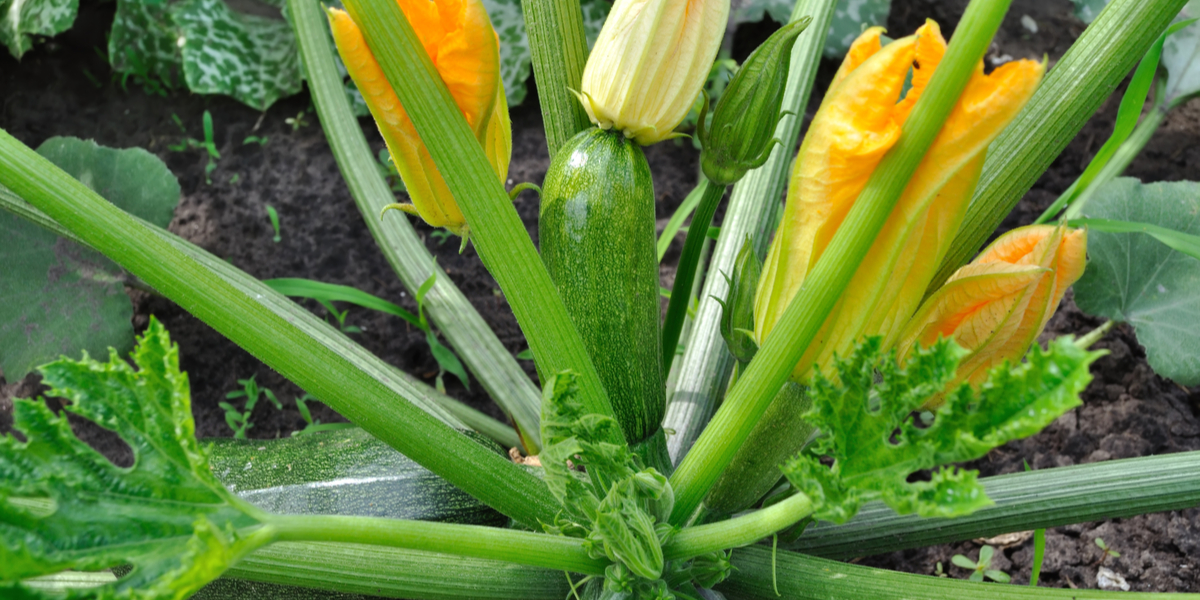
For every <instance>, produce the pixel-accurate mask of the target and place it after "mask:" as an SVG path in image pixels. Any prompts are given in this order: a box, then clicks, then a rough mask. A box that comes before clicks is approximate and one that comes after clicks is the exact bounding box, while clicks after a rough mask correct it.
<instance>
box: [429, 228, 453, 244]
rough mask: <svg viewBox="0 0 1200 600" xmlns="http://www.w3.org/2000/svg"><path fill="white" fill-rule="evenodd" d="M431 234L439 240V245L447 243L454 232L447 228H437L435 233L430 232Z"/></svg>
mask: <svg viewBox="0 0 1200 600" xmlns="http://www.w3.org/2000/svg"><path fill="white" fill-rule="evenodd" d="M429 235H430V236H432V237H433V239H435V240H437V243H438V245H439V246H443V245H445V244H446V240H448V239H450V236H451V235H453V234H452V233H450V232H449V231H447V230H445V229H435V230H433V233H430V234H429Z"/></svg>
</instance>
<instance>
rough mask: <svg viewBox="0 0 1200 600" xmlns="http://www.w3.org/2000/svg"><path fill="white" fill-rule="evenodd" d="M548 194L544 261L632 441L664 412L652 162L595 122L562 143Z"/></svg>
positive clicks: (646, 434)
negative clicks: (592, 125) (651, 173)
mask: <svg viewBox="0 0 1200 600" xmlns="http://www.w3.org/2000/svg"><path fill="white" fill-rule="evenodd" d="M542 190H543V191H542V205H541V215H540V218H539V220H538V236H539V238H540V240H541V251H542V260H543V261H544V262H545V263H546V268H547V269H548V270H549V271H550V277H551V279H553V280H554V284H555V286H556V287H557V288H558V293H559V296H561V297H562V299H563V302H564V303H565V304H566V305H567V312H568V313H570V315H571V318H572V320H574V322H575V327H576V328H577V329H578V330H579V333H580V335H581V336H583V343H584V346H585V347H586V348H587V350H588V354H589V355H590V356H591V357H592V362H593V363H594V364H595V365H596V370H597V371H598V372H599V374H600V381H601V382H602V383H603V384H604V389H605V391H606V392H608V399H609V401H610V402H611V403H612V405H613V410H614V411H615V412H616V416H617V421H619V422H620V423H621V427H622V429H623V430H624V431H625V439H626V440H628V441H629V443H630V444H631V445H636V444H638V443H639V442H642V441H643V440H647V439H648V438H650V437H651V436H652V435H655V434H657V433H658V432H659V431H660V426H661V424H662V418H663V413H664V412H665V410H666V398H665V392H664V390H663V375H662V352H661V350H660V347H661V343H662V342H661V339H660V333H659V327H660V326H659V322H658V319H659V314H660V311H661V308H660V304H659V295H658V256H657V254H656V250H655V240H654V183H653V181H651V179H650V165H649V164H647V163H646V157H645V155H644V154H642V149H641V147H640V146H638V145H637V144H636V143H634V142H633V140H630V139H627V138H626V137H625V136H624V135H623V134H621V133H620V132H617V131H606V130H601V129H597V128H591V129H588V130H586V131H583V132H581V133H579V134H578V135H576V136H575V137H573V138H571V139H570V140H568V141H567V143H566V144H564V145H563V147H562V148H560V149H559V151H558V154H556V155H555V157H554V161H553V162H551V163H550V169H549V171H548V172H547V173H546V179H545V182H544V184H543V186H542Z"/></svg>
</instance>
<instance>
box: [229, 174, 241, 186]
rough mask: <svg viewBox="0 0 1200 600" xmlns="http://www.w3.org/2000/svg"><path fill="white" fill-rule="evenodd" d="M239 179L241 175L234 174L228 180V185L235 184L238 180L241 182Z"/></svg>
mask: <svg viewBox="0 0 1200 600" xmlns="http://www.w3.org/2000/svg"><path fill="white" fill-rule="evenodd" d="M241 178H242V174H241V173H234V174H233V177H230V178H229V183H230V185H232V184H235V183H237V182H238V181H239V180H241Z"/></svg>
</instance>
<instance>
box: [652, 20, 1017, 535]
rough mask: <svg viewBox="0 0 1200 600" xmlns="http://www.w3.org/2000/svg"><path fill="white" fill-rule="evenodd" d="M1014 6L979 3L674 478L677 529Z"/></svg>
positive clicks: (847, 275) (844, 280)
mask: <svg viewBox="0 0 1200 600" xmlns="http://www.w3.org/2000/svg"><path fill="white" fill-rule="evenodd" d="M1010 2H1011V0H974V1H972V2H971V3H970V5H968V6H967V10H966V13H965V14H964V15H963V18H962V20H961V21H960V22H959V24H958V28H957V29H956V31H955V35H954V38H953V39H952V40H951V42H950V46H949V48H947V50H946V54H945V58H943V60H942V62H941V64H940V65H939V66H938V69H937V71H935V72H934V75H933V79H932V81H930V83H929V87H928V88H927V91H926V93H925V94H923V95H922V96H921V99H920V100H919V101H918V102H917V105H916V107H915V108H914V109H913V112H912V114H911V115H910V116H909V118H908V121H907V122H906V123H905V127H904V132H903V134H901V136H900V139H899V141H897V143H896V145H895V147H894V148H893V149H892V150H891V151H890V152H889V153H888V154H887V156H886V157H884V159H883V161H882V162H881V163H880V165H879V167H878V168H877V169H876V170H875V172H874V174H872V176H871V179H870V181H869V182H868V183H867V187H866V188H865V189H864V190H863V192H862V194H861V195H859V197H858V200H857V201H856V202H855V203H854V207H853V208H852V209H851V210H850V212H849V214H848V215H847V216H846V219H845V221H844V222H843V223H842V225H841V227H839V228H838V230H837V234H836V235H834V237H833V240H832V241H831V242H830V244H829V247H828V249H827V250H826V251H825V253H824V254H823V255H822V256H821V258H820V260H818V261H817V264H816V265H815V267H814V268H813V271H812V273H811V274H810V275H809V276H808V278H807V279H806V280H805V284H804V286H803V287H802V288H801V289H800V290H799V291H798V292H797V293H796V296H795V297H794V298H793V299H792V301H791V303H790V304H789V305H788V308H787V310H786V311H785V312H784V314H783V316H782V317H781V318H780V320H779V323H778V324H777V325H776V326H775V329H773V330H772V331H771V333H770V334H769V335H768V336H767V339H766V340H765V342H764V343H763V346H762V348H761V349H760V350H759V351H758V354H757V355H756V356H755V358H754V360H753V361H751V362H750V365H749V367H747V369H746V372H745V374H744V375H742V376H740V378H739V379H738V381H737V383H736V384H735V385H734V387H733V389H732V390H730V393H729V395H728V396H727V397H726V399H725V402H724V404H722V406H721V408H720V409H719V410H718V411H717V414H716V415H715V416H714V417H713V420H712V422H711V423H709V426H708V428H706V429H705V430H704V433H703V434H701V436H700V438H699V439H698V440H697V441H696V445H695V446H694V447H693V448H692V451H691V452H690V453H688V455H687V456H686V457H684V459H683V462H681V463H680V465H679V468H678V469H677V470H676V471H675V474H674V475H673V476H672V477H671V484H672V485H673V486H674V488H675V508H674V511H673V512H672V514H671V523H672V524H680V523H683V522H685V521H686V520H687V519H688V518H689V517H690V516H691V514H692V513H693V512H694V511H695V510H696V508H697V507H698V506H699V505H700V502H701V501H702V500H703V498H704V496H705V495H707V494H708V491H709V490H710V489H711V488H712V486H713V484H714V483H715V482H716V480H717V478H718V477H719V476H720V474H721V472H722V471H724V470H725V467H726V466H728V465H729V463H730V461H731V460H732V459H733V456H734V454H735V453H736V452H737V450H738V448H740V447H741V445H742V443H743V442H745V440H746V438H747V437H748V436H749V435H750V432H751V430H753V428H754V425H755V423H757V422H758V419H759V418H760V417H761V416H762V414H763V412H764V411H766V409H767V407H768V406H769V405H770V403H771V400H772V399H773V398H774V397H775V394H776V393H777V392H778V391H779V389H780V388H781V387H783V384H784V382H786V381H787V379H788V377H789V376H790V375H791V373H792V369H793V368H794V367H795V365H796V363H797V362H799V360H800V357H801V355H802V354H803V353H804V350H805V349H806V348H807V347H808V345H809V343H811V342H812V340H813V338H814V337H816V334H817V331H818V330H819V329H820V327H821V325H822V324H823V323H824V322H825V319H826V318H827V317H828V316H829V313H830V311H832V309H833V306H834V304H835V303H836V302H837V300H838V298H840V297H841V295H842V293H843V292H844V291H845V289H846V286H847V285H848V284H849V282H850V279H851V278H852V277H853V275H854V272H855V271H856V270H857V269H858V266H859V264H861V263H862V261H863V258H864V257H865V256H866V254H867V251H868V250H869V249H870V247H871V244H872V242H873V241H874V240H875V237H876V236H877V235H878V234H879V231H880V230H881V229H883V225H884V223H885V222H886V221H887V217H888V215H889V214H891V212H892V208H894V207H895V205H896V201H897V200H898V199H899V198H900V194H901V192H903V190H904V187H905V186H906V185H907V184H908V180H909V179H910V178H911V177H912V174H913V173H914V172H915V171H916V169H917V166H918V165H919V164H920V162H921V159H922V158H923V157H924V156H925V152H926V150H928V149H929V146H930V145H932V143H933V140H934V138H935V137H936V136H937V133H938V131H939V130H940V129H941V126H942V123H943V122H944V121H945V120H946V116H947V115H949V113H950V110H951V109H952V108H953V107H954V105H955V103H956V102H957V101H958V96H959V94H961V93H962V90H963V88H964V87H965V86H966V83H967V80H968V79H969V78H970V76H971V73H972V72H973V71H974V69H975V67H976V65H977V64H978V62H979V61H980V60H981V59H982V58H983V54H984V52H985V51H986V50H987V48H988V45H989V44H990V43H991V40H992V36H993V35H995V33H996V30H997V29H998V28H999V27H1000V22H1001V21H1002V20H1003V18H1004V13H1005V12H1006V11H1007V9H1008V6H1009V4H1010Z"/></svg>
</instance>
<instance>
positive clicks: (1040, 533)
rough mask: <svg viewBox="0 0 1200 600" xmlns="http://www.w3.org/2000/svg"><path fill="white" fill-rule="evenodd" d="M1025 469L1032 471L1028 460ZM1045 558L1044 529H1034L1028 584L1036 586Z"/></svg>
mask: <svg viewBox="0 0 1200 600" xmlns="http://www.w3.org/2000/svg"><path fill="white" fill-rule="evenodd" d="M1025 470H1026V471H1032V470H1033V468H1032V467H1030V466H1029V461H1025ZM1045 559H1046V530H1045V529H1035V530H1034V531H1033V567H1032V569H1031V570H1030V573H1029V585H1030V586H1032V587H1037V584H1038V579H1039V578H1040V577H1041V575H1042V562H1043V561H1044V560H1045Z"/></svg>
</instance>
